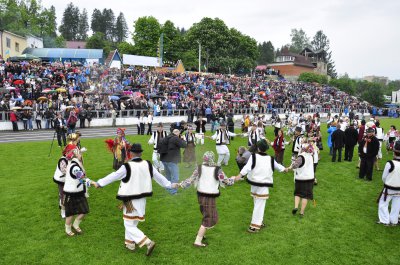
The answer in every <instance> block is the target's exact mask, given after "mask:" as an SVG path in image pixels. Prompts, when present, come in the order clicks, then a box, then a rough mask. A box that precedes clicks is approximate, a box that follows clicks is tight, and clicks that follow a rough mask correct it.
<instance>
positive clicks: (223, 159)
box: [216, 145, 231, 166]
mask: <svg viewBox="0 0 400 265" xmlns="http://www.w3.org/2000/svg"><path fill="white" fill-rule="evenodd" d="M216 149H217V154H218V163H217V164H218V166H221V165H222V163H223V164H224V165H228V162H229V158H230V157H231V154H230V153H229V149H228V147H227V146H226V145H217V147H216Z"/></svg>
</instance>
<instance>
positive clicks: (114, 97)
mask: <svg viewBox="0 0 400 265" xmlns="http://www.w3.org/2000/svg"><path fill="white" fill-rule="evenodd" d="M110 99H111V100H119V97H117V96H111V97H110Z"/></svg>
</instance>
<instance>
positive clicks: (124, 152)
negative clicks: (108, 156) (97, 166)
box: [105, 128, 131, 170]
mask: <svg viewBox="0 0 400 265" xmlns="http://www.w3.org/2000/svg"><path fill="white" fill-rule="evenodd" d="M105 143H106V144H107V148H108V150H109V151H110V152H111V153H113V155H114V160H113V169H115V170H117V169H119V168H120V167H121V166H122V165H123V164H124V163H125V162H127V161H129V160H130V159H131V154H130V152H129V150H130V148H131V145H130V143H129V142H128V140H126V138H125V128H118V129H117V137H115V139H114V140H112V139H107V140H105Z"/></svg>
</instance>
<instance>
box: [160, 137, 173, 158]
mask: <svg viewBox="0 0 400 265" xmlns="http://www.w3.org/2000/svg"><path fill="white" fill-rule="evenodd" d="M170 138H171V135H168V136H167V137H164V138H163V139H162V140H161V141H160V143H159V146H158V152H159V153H160V155H165V154H168V149H169V148H168V145H169V139H170Z"/></svg>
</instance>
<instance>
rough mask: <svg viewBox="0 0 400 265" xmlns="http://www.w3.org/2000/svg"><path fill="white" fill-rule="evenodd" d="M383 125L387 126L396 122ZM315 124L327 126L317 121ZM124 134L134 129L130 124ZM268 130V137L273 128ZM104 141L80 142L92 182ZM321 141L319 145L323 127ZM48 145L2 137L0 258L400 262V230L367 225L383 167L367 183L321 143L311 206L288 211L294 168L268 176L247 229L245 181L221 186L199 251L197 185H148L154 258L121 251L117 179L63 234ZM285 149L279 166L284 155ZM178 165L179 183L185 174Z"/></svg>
mask: <svg viewBox="0 0 400 265" xmlns="http://www.w3.org/2000/svg"><path fill="white" fill-rule="evenodd" d="M381 124H382V126H383V127H384V128H385V130H387V129H388V127H389V125H390V124H397V125H398V120H389V119H387V120H382V121H381ZM322 128H323V132H325V131H326V130H325V128H326V126H325V124H323V125H322ZM129 131H133V130H132V129H130V128H129V127H128V128H127V133H128V134H129ZM110 137H113V136H111V135H110ZM267 137H268V138H269V139H270V140H272V139H273V137H272V130H271V129H269V130H268V134H267ZM127 138H128V140H129V141H131V142H140V143H142V144H143V146H144V147H145V152H144V158H145V159H149V160H150V159H151V154H152V148H151V147H149V146H148V145H147V140H148V137H147V136H136V135H128V136H127ZM104 139H105V138H98V139H85V138H84V136H83V139H82V145H83V146H85V147H87V149H88V152H87V153H85V167H86V170H87V175H88V177H89V178H91V179H93V180H97V179H99V178H101V177H104V176H105V175H107V174H108V173H110V172H112V155H111V154H110V153H108V152H107V151H106V148H105V144H104V141H103V140H104ZM323 140H324V145H325V146H326V134H324V139H323ZM50 143H51V139H49V141H47V142H35V143H33V142H30V143H12V144H0V161H1V171H0V172H1V173H0V175H1V177H0V201H1V208H0V239H1V240H0V246H1V247H0V263H1V264H240V263H242V264H385V265H387V264H400V251H399V249H398V246H399V243H398V242H399V236H400V228H399V227H384V226H381V225H377V224H375V221H376V220H377V203H376V199H377V196H378V194H379V192H380V191H381V188H382V181H381V172H376V171H375V172H374V177H373V181H372V182H366V181H362V180H359V179H358V178H357V177H358V170H357V169H356V163H357V157H355V159H354V161H353V162H351V163H349V162H346V161H344V162H341V163H332V162H330V157H329V156H328V150H327V148H326V147H325V149H324V150H323V151H322V155H321V160H320V162H319V165H318V169H317V177H318V181H319V184H318V186H316V187H315V189H314V196H315V199H316V202H317V203H316V207H314V206H312V205H311V204H309V206H308V208H307V209H306V215H305V217H304V218H302V219H301V218H300V217H299V216H298V215H297V216H292V214H291V210H292V208H293V190H294V183H293V172H289V173H287V174H284V173H275V180H274V182H275V183H274V188H273V189H272V190H271V194H270V199H269V200H268V201H267V205H266V211H265V218H264V221H265V223H266V225H267V228H266V229H264V230H262V231H261V232H260V233H257V234H250V233H247V232H246V230H247V227H248V225H249V222H250V220H251V214H252V207H253V200H252V197H250V186H249V185H248V184H247V183H246V182H239V183H237V184H235V185H234V186H232V187H228V188H226V189H222V191H221V196H220V197H219V198H218V200H217V205H218V210H219V217H220V221H219V223H218V224H217V226H216V227H215V228H214V229H212V230H210V231H208V233H207V237H208V242H209V246H208V247H207V248H205V249H198V248H194V247H193V246H192V243H193V242H194V238H195V235H196V233H197V229H198V227H199V225H200V222H201V215H200V211H199V206H198V203H197V197H196V192H195V189H194V188H192V187H191V188H189V189H187V190H180V191H179V194H178V195H177V196H170V195H169V194H168V193H167V192H166V191H165V190H164V189H162V188H161V187H160V186H158V185H157V184H156V183H155V182H154V185H153V187H154V195H153V197H151V198H149V199H148V200H147V208H146V221H145V222H144V223H142V224H140V225H139V228H140V229H142V230H143V231H144V233H145V234H147V235H148V236H149V237H150V238H151V239H153V240H154V241H156V242H157V247H156V248H155V250H154V252H153V255H152V256H151V257H146V256H145V251H146V250H145V248H143V249H140V250H137V251H136V252H135V253H131V252H129V251H127V250H126V249H125V248H124V226H123V220H122V213H121V212H120V211H119V210H118V209H117V205H118V204H119V202H118V201H117V200H116V199H115V195H116V192H117V189H118V185H119V183H113V184H112V185H109V186H107V187H105V188H103V189H99V190H96V189H94V188H91V189H90V198H89V205H90V213H89V215H88V216H87V217H86V219H85V220H84V221H83V222H82V224H81V228H82V230H84V234H83V235H80V236H76V237H73V238H68V237H67V236H66V235H65V232H64V220H63V219H61V218H60V215H59V209H58V201H57V200H58V195H57V186H56V184H55V183H54V182H53V181H52V177H53V173H54V169H55V167H56V162H57V160H58V158H59V154H60V151H59V150H58V149H57V148H53V152H52V156H51V157H50V158H48V157H47V154H48V150H49V147H50ZM246 144H247V139H246V138H235V140H234V141H233V143H232V144H231V147H230V149H231V160H230V165H229V166H228V167H224V168H223V169H224V171H225V173H226V174H227V175H228V176H232V175H236V174H237V173H238V169H237V166H236V163H235V161H234V158H235V155H234V154H235V151H236V149H237V147H238V146H240V145H246ZM290 147H291V146H289V147H288V148H287V151H286V154H285V165H288V163H289V161H290V150H291V149H290ZM207 150H212V151H214V152H215V144H214V143H213V142H211V141H207V140H206V144H205V145H204V146H199V147H197V156H198V158H200V157H201V155H202V154H203V153H204V152H205V151H207ZM268 153H270V154H273V150H272V149H270V150H269V151H268ZM355 153H356V152H355ZM383 153H384V158H383V162H381V168H383V166H384V163H385V161H386V160H387V159H388V158H389V157H388V155H387V154H386V150H385V151H383ZM181 166H182V167H181V173H180V179H181V180H183V179H185V178H187V177H189V176H190V173H191V171H190V170H188V169H186V168H184V167H183V165H181Z"/></svg>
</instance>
